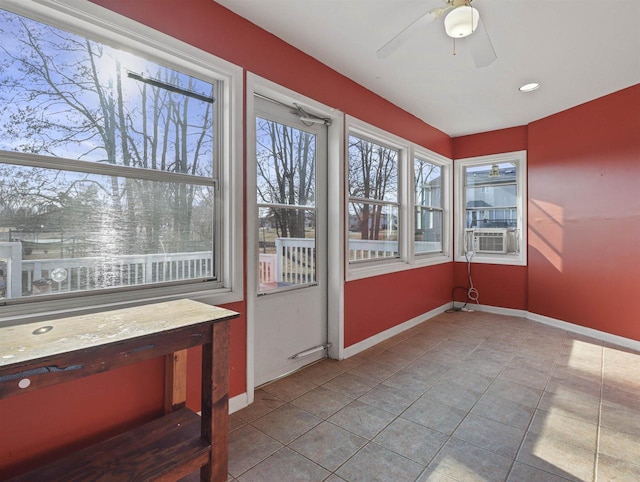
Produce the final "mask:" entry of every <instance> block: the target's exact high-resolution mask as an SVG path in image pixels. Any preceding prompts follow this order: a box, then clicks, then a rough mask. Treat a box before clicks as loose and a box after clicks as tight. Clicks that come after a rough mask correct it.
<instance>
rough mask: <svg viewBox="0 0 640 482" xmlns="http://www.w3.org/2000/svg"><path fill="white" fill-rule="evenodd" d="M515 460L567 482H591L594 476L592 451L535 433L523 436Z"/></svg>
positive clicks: (593, 454)
mask: <svg viewBox="0 0 640 482" xmlns="http://www.w3.org/2000/svg"><path fill="white" fill-rule="evenodd" d="M516 460H517V461H518V462H521V463H523V464H526V465H530V466H532V467H536V468H538V469H540V470H542V471H544V472H550V473H552V474H554V475H558V476H560V477H564V478H567V479H569V480H575V481H579V482H584V481H592V480H593V476H594V464H595V453H594V452H593V451H592V450H587V449H585V448H582V447H578V446H576V445H568V444H564V443H562V442H560V441H559V440H558V439H556V438H545V437H544V436H542V435H538V434H535V433H528V434H527V435H526V436H525V438H524V442H523V443H522V447H521V448H520V451H519V452H518V456H517V458H516Z"/></svg>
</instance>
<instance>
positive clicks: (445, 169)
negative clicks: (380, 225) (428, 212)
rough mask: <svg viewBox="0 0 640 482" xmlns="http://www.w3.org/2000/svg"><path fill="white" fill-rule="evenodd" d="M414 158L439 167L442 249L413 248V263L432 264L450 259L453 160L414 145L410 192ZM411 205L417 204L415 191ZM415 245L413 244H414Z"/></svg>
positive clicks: (413, 221) (412, 230)
mask: <svg viewBox="0 0 640 482" xmlns="http://www.w3.org/2000/svg"><path fill="white" fill-rule="evenodd" d="M416 159H420V160H422V161H425V162H428V163H430V164H434V165H436V166H439V167H440V172H441V176H442V209H441V210H440V211H441V212H442V250H441V251H439V252H421V253H416V252H415V247H414V248H413V256H414V264H416V265H418V266H430V265H433V264H441V263H447V262H450V261H452V256H451V253H452V245H451V241H452V239H453V237H452V224H453V212H452V211H451V206H452V204H453V190H452V189H451V187H452V186H451V184H452V183H451V167H452V164H453V162H452V161H451V160H450V159H447V158H446V157H444V156H441V155H439V154H436V153H435V152H431V151H429V150H426V149H424V148H419V147H414V148H413V150H412V156H411V162H412V166H411V182H410V185H411V188H412V193H413V191H414V190H415V189H414V187H415V165H414V164H413V163H415V161H416ZM412 201H413V206H412V208H413V209H415V208H416V207H417V206H421V205H418V204H417V203H416V202H415V193H413V194H412ZM411 223H412V225H411V231H410V232H411V233H415V216H414V215H413V210H412V216H411ZM413 243H415V236H414V237H413V241H412V244H413ZM414 246H415V245H414Z"/></svg>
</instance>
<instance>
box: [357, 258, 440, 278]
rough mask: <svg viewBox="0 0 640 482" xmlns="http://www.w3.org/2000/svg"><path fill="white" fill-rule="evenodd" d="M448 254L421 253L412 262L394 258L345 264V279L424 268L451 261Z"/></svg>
mask: <svg viewBox="0 0 640 482" xmlns="http://www.w3.org/2000/svg"><path fill="white" fill-rule="evenodd" d="M451 261H452V259H451V257H450V256H447V255H443V254H441V253H440V254H436V255H434V256H430V255H422V256H419V257H416V259H415V261H414V262H413V263H409V262H408V261H406V260H401V259H394V260H387V261H380V262H376V263H373V262H372V263H366V264H358V265H349V266H347V276H346V281H355V280H359V279H364V278H372V277H374V276H382V275H385V274H391V273H397V272H400V271H407V270H410V269H417V268H424V267H426V266H433V265H437V264H444V263H451Z"/></svg>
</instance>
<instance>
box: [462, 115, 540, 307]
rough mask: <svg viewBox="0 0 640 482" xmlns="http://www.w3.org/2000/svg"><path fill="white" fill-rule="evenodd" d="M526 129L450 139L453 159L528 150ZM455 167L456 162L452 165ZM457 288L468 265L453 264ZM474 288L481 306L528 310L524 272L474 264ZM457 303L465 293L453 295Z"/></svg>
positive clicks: (464, 276)
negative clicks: (451, 140)
mask: <svg viewBox="0 0 640 482" xmlns="http://www.w3.org/2000/svg"><path fill="white" fill-rule="evenodd" d="M527 142H528V136H527V127H526V126H521V127H512V128H510V129H501V130H497V131H491V132H484V133H481V134H474V135H470V136H463V137H456V138H454V139H453V152H454V154H455V159H465V158H467V157H477V156H488V155H491V154H501V153H504V152H514V151H523V150H526V149H527ZM454 163H455V161H454ZM454 264H455V267H454V281H455V285H456V286H467V278H468V276H467V264H466V263H454ZM471 276H472V279H473V284H474V286H475V288H476V289H477V290H478V293H479V295H480V297H479V299H478V301H479V302H480V304H483V305H491V306H499V307H501V308H513V309H516V310H526V309H527V268H526V267H525V266H505V265H499V264H480V263H474V264H472V267H471ZM456 300H464V292H462V291H456Z"/></svg>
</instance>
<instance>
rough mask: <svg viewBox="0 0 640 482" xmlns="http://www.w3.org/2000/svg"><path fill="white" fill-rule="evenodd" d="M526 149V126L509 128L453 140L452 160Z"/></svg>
mask: <svg viewBox="0 0 640 482" xmlns="http://www.w3.org/2000/svg"><path fill="white" fill-rule="evenodd" d="M526 149H527V126H520V127H511V128H510V129H500V130H497V131H490V132H483V133H481V134H473V135H469V136H462V137H455V138H454V139H453V156H454V159H465V158H467V157H476V156H488V155H490V154H501V153H503V152H514V151H524V150H526Z"/></svg>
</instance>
